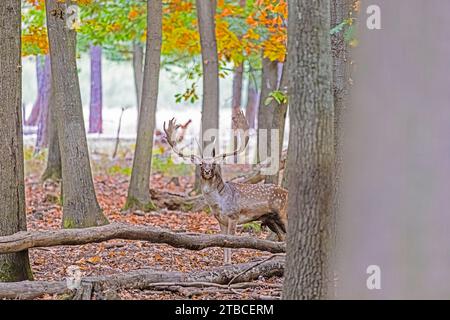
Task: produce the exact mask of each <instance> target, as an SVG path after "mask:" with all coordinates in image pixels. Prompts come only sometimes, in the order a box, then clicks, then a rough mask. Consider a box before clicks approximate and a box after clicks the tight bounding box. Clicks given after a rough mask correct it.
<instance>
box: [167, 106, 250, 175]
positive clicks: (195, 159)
mask: <svg viewBox="0 0 450 320" xmlns="http://www.w3.org/2000/svg"><path fill="white" fill-rule="evenodd" d="M180 126H181V125H179V124H177V123H176V121H175V118H172V119H171V120H170V121H169V123H168V125H167V127H166V122H164V132H165V133H166V139H167V143H168V144H169V145H170V147H171V148H172V150H173V152H175V153H176V154H177V155H178V156H180V157H182V158H183V159H190V160H191V162H192V163H194V164H196V165H198V166H200V173H201V175H202V177H203V179H206V180H209V179H211V178H212V177H214V175H215V174H216V173H217V172H218V170H219V171H220V163H222V162H223V161H225V159H226V158H228V157H231V156H237V155H239V154H241V153H242V152H244V151H245V149H246V148H247V145H248V142H249V136H248V130H249V126H248V123H247V120H246V119H245V116H244V114H243V113H242V111H239V112H238V114H237V115H236V116H234V117H233V127H234V128H237V130H236V132H237V133H238V139H239V141H240V143H239V146H238V148H236V149H234V150H233V151H232V152H228V153H222V154H220V155H218V156H216V152H215V148H213V151H212V157H204V156H203V152H200V154H201V156H198V155H196V154H193V153H191V154H186V153H184V152H183V150H182V149H178V147H177V133H176V131H177V129H178V128H179V127H180ZM242 136H244V137H242Z"/></svg>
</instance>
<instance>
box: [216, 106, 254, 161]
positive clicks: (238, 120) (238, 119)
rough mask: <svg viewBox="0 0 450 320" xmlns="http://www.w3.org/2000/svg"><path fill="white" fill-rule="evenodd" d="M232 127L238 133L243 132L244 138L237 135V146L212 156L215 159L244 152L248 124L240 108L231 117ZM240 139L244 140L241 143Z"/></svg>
mask: <svg viewBox="0 0 450 320" xmlns="http://www.w3.org/2000/svg"><path fill="white" fill-rule="evenodd" d="M233 127H234V128H236V130H238V133H241V134H242V132H244V136H245V138H244V139H242V137H240V136H238V139H239V147H238V148H237V149H235V150H234V151H232V152H229V153H223V154H221V155H219V156H217V157H214V160H215V161H218V160H225V158H227V157H231V156H237V155H239V154H241V153H242V152H244V151H245V149H246V148H247V146H248V142H249V140H250V137H249V135H248V130H249V125H248V122H247V119H246V118H245V116H244V113H243V112H242V110H239V112H238V113H237V114H236V115H235V116H234V117H233ZM242 140H244V142H243V143H242Z"/></svg>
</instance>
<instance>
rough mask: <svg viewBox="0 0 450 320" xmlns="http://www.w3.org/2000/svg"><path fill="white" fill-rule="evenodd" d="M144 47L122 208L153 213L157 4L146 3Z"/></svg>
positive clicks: (159, 35)
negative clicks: (135, 130)
mask: <svg viewBox="0 0 450 320" xmlns="http://www.w3.org/2000/svg"><path fill="white" fill-rule="evenodd" d="M147 12H148V16H147V25H148V28H147V29H148V31H147V45H146V50H145V66H144V82H143V90H142V98H141V106H140V110H139V111H140V112H139V123H138V133H137V140H136V150H135V154H134V159H133V169H132V172H131V181H130V186H129V188H128V197H127V202H126V204H125V208H126V209H127V208H130V207H136V208H140V209H142V210H144V211H150V210H154V209H155V206H154V204H153V203H152V200H151V198H150V172H151V166H152V148H153V132H154V130H155V116H156V107H157V103H158V85H159V71H160V60H161V43H162V4H161V1H159V0H148V1H147Z"/></svg>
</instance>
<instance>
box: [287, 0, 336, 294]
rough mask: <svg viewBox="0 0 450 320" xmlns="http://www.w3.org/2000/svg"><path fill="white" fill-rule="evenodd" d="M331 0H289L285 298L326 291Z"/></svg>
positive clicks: (330, 196)
mask: <svg viewBox="0 0 450 320" xmlns="http://www.w3.org/2000/svg"><path fill="white" fill-rule="evenodd" d="M329 31H330V1H329V0H320V1H310V0H297V1H294V0H291V1H289V22H288V52H289V54H288V62H287V63H288V69H289V84H290V88H289V99H290V101H289V103H290V108H289V112H290V122H291V128H290V135H289V144H290V146H289V154H288V164H287V171H288V175H289V181H288V189H289V201H288V217H289V222H288V234H287V250H286V252H287V256H286V273H285V280H284V290H283V296H284V298H285V299H320V298H325V297H327V294H328V289H329V288H328V286H329V284H330V283H329V280H330V277H329V256H330V254H331V253H330V245H331V242H332V238H333V237H332V208H333V171H334V170H333V168H334V136H333V135H334V122H333V121H334V112H333V109H334V108H333V96H332V92H331V82H332V60H331V46H330V34H329Z"/></svg>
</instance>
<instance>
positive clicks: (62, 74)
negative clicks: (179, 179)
mask: <svg viewBox="0 0 450 320" xmlns="http://www.w3.org/2000/svg"><path fill="white" fill-rule="evenodd" d="M45 3H46V11H47V12H46V13H47V30H48V37H49V47H50V56H51V67H52V75H53V90H54V91H55V95H56V101H57V103H56V104H55V108H54V111H55V114H56V119H57V121H56V123H57V127H58V129H57V130H58V138H59V142H60V147H61V163H62V177H63V181H64V189H63V219H62V226H63V227H64V228H75V227H90V226H96V225H102V224H106V223H108V220H107V219H106V217H105V216H104V215H103V213H102V210H101V209H100V206H99V204H98V202H97V198H96V195H95V190H94V183H93V181H92V173H91V166H90V162H89V152H88V145H87V140H86V130H85V127H84V119H83V109H82V105H81V94H80V86H79V82H78V74H77V64H76V32H75V31H74V30H71V29H68V27H67V24H66V22H67V21H66V20H65V19H61V18H60V16H58V15H53V14H52V12H61V11H62V12H65V11H66V7H67V5H68V4H70V3H71V2H70V1H66V2H59V1H57V0H47V1H46V2H45Z"/></svg>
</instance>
